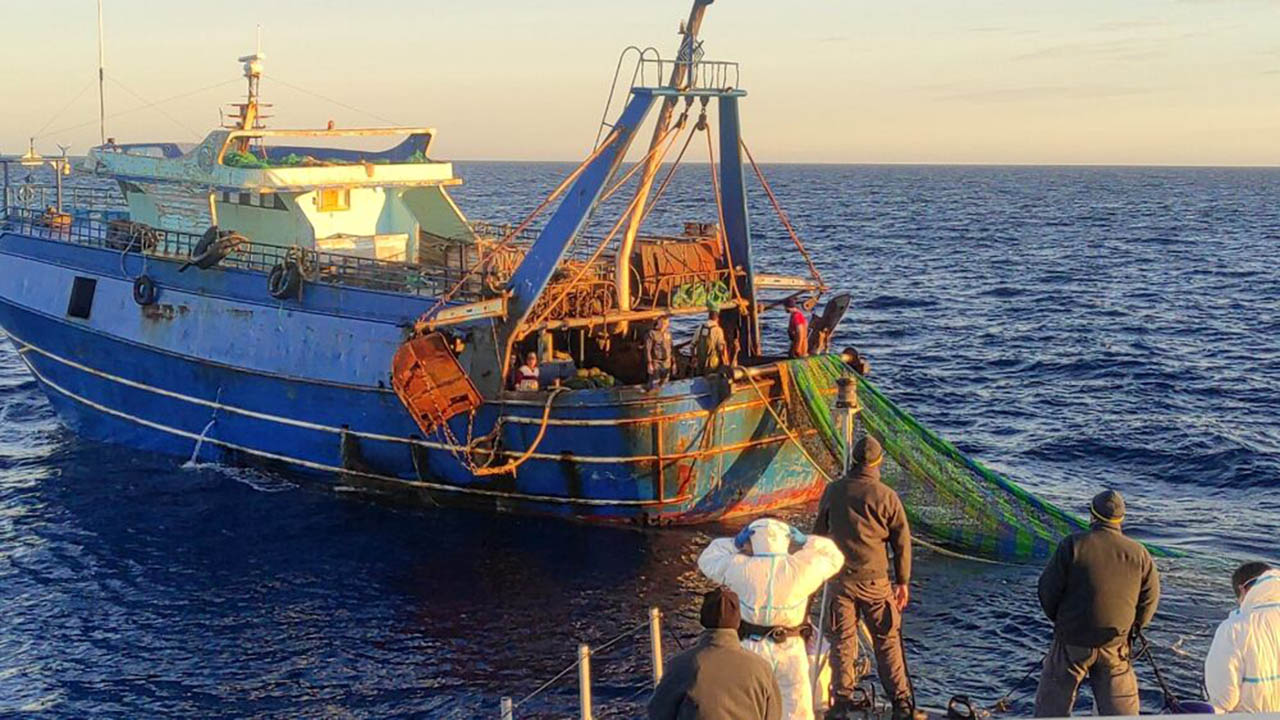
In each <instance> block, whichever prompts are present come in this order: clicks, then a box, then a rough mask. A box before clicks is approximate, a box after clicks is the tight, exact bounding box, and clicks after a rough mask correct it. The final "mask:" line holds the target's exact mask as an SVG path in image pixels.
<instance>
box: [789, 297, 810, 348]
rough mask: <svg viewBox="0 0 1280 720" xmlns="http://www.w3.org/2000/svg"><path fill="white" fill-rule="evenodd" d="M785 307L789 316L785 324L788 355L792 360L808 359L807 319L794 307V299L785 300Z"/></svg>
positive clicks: (802, 312)
mask: <svg viewBox="0 0 1280 720" xmlns="http://www.w3.org/2000/svg"><path fill="white" fill-rule="evenodd" d="M786 306H787V312H788V313H789V314H790V315H791V320H790V321H789V322H788V323H787V337H788V338H790V340H791V347H790V350H789V351H788V354H789V355H790V356H791V357H793V358H802V357H809V319H808V318H806V317H805V316H804V311H803V310H801V309H800V308H799V307H798V306H797V305H796V299H795V298H787V303H786Z"/></svg>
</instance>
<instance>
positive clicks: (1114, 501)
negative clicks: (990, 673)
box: [1036, 490, 1160, 717]
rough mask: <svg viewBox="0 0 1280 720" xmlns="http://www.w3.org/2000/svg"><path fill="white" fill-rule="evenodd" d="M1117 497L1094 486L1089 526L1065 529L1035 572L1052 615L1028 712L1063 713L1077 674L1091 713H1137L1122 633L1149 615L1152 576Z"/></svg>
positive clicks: (1156, 581)
mask: <svg viewBox="0 0 1280 720" xmlns="http://www.w3.org/2000/svg"><path fill="white" fill-rule="evenodd" d="M1124 513H1125V507H1124V498H1123V497H1121V496H1120V493H1118V492H1116V491H1114V490H1105V491H1103V492H1101V493H1098V494H1097V495H1096V496H1094V498H1093V502H1091V503H1090V505H1089V514H1090V515H1091V516H1092V518H1093V524H1092V526H1091V527H1090V528H1089V529H1088V530H1085V531H1082V532H1078V533H1075V534H1073V535H1069V536H1068V537H1066V538H1064V539H1063V540H1062V542H1060V543H1059V544H1058V549H1057V550H1056V551H1055V552H1054V554H1053V557H1052V558H1050V560H1049V564H1048V565H1047V566H1046V567H1045V569H1044V572H1043V573H1041V575H1040V605H1041V606H1042V607H1043V608H1044V614H1045V615H1046V616H1047V617H1048V618H1049V619H1050V620H1051V621H1053V644H1052V645H1051V646H1050V647H1049V653H1048V654H1047V655H1045V659H1044V669H1043V670H1042V671H1041V673H1040V687H1039V688H1038V689H1037V690H1036V717H1063V716H1067V715H1070V714H1071V708H1072V706H1073V705H1075V701H1076V692H1077V691H1078V690H1079V689H1080V684H1081V683H1082V682H1084V680H1085V678H1088V679H1089V684H1090V686H1092V688H1093V699H1094V702H1095V703H1097V706H1098V714H1099V715H1137V714H1138V710H1139V709H1140V703H1139V701H1138V679H1137V677H1136V676H1135V675H1134V673H1133V663H1132V662H1131V659H1130V650H1129V636H1130V634H1131V633H1132V632H1133V631H1135V630H1140V629H1142V628H1144V627H1146V626H1147V624H1149V623H1150V622H1151V618H1152V617H1154V616H1155V614H1156V605H1157V604H1158V603H1159V601H1160V576H1159V575H1158V574H1157V573H1156V567H1155V563H1154V562H1153V561H1152V560H1151V554H1150V553H1148V552H1147V549H1146V548H1145V547H1143V546H1142V544H1141V543H1138V542H1136V541H1134V540H1131V539H1129V538H1127V537H1125V536H1124V533H1122V532H1121V531H1120V525H1121V523H1123V522H1124Z"/></svg>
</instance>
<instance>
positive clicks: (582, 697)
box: [500, 607, 680, 720]
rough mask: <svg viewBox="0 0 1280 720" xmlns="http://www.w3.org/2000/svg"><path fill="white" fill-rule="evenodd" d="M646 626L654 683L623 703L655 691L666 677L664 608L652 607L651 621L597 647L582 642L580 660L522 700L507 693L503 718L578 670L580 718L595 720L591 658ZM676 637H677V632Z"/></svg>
mask: <svg viewBox="0 0 1280 720" xmlns="http://www.w3.org/2000/svg"><path fill="white" fill-rule="evenodd" d="M646 629H647V630H648V631H649V661H650V668H651V669H652V672H651V674H650V679H651V681H652V684H651V685H646V686H644V687H642V688H640V690H639V691H637V692H636V693H634V694H633V695H632V696H631V697H628V698H623V699H622V700H621V702H629V701H632V700H635V699H637V698H639V697H640V696H641V695H643V694H645V693H647V692H652V690H653V688H655V687H657V686H658V681H660V680H661V679H662V673H663V662H662V611H661V610H659V609H658V608H656V607H652V608H649V619H648V621H647V622H643V623H640V624H638V625H635V626H633V627H631V628H628V629H627V630H624V631H623V632H621V633H619V634H618V635H615V636H614V637H613V638H611V639H609V640H607V641H605V642H603V643H601V644H599V645H597V646H596V647H594V648H593V647H591V646H590V645H587V644H586V643H582V644H580V645H578V659H577V660H575V661H574V662H573V663H571V664H570V665H568V666H567V667H565V668H564V669H563V670H561V671H560V672H558V673H556V674H555V675H554V676H553V677H552V678H551V679H550V680H548V681H546V682H544V683H543V684H542V685H540V686H538V688H537V689H536V690H534V691H533V692H531V693H529V694H528V695H525V696H524V697H523V698H521V699H520V700H517V701H514V702H513V701H512V699H511V698H510V697H509V696H504V697H503V698H502V701H501V706H500V713H501V715H500V717H501V718H502V720H515V711H516V710H517V709H519V707H520V706H521V705H523V704H525V703H526V702H528V701H530V700H532V699H533V698H535V697H537V696H539V695H541V694H542V693H543V692H545V691H546V690H547V689H548V688H550V687H551V686H552V685H554V684H555V683H556V681H558V680H560V678H563V677H564V676H566V675H568V674H569V673H571V672H573V671H574V670H575V669H576V670H577V671H578V717H579V718H581V720H591V718H592V710H593V707H592V706H593V702H592V697H591V658H592V657H593V656H598V655H600V654H601V653H603V652H605V651H606V650H609V649H610V648H612V647H614V646H615V645H617V644H618V643H620V642H622V641H623V640H626V639H628V638H633V637H635V636H636V635H639V634H640V633H641V632H642V631H644V630H646ZM672 637H676V636H675V635H674V634H673V635H672ZM676 644H677V645H679V644H680V640H679V638H676Z"/></svg>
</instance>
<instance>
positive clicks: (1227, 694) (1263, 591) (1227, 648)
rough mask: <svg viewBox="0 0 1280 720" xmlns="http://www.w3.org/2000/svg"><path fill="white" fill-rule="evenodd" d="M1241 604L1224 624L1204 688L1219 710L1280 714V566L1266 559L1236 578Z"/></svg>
mask: <svg viewBox="0 0 1280 720" xmlns="http://www.w3.org/2000/svg"><path fill="white" fill-rule="evenodd" d="M1231 587H1232V589H1233V590H1235V591H1236V602H1237V603H1239V605H1240V607H1239V608H1237V609H1236V610H1234V611H1232V613H1231V615H1229V616H1228V617H1227V619H1226V620H1223V621H1222V624H1221V625H1219V626H1218V632H1216V633H1214V636H1213V645H1211V646H1209V655H1208V657H1206V658H1205V661H1204V686H1205V690H1206V691H1207V692H1208V694H1209V702H1211V703H1213V707H1214V708H1216V709H1217V710H1218V712H1247V713H1274V712H1280V570H1275V569H1273V568H1272V567H1271V566H1270V565H1268V564H1266V563H1264V562H1250V563H1245V564H1244V565H1241V566H1240V567H1239V568H1238V569H1237V570H1236V571H1235V573H1234V574H1232V576H1231Z"/></svg>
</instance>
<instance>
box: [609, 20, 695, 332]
mask: <svg viewBox="0 0 1280 720" xmlns="http://www.w3.org/2000/svg"><path fill="white" fill-rule="evenodd" d="M714 1H715V0H693V9H691V10H690V11H689V20H688V22H686V23H685V24H684V26H683V27H682V28H681V33H682V34H683V35H684V38H683V39H682V40H681V42H680V51H679V53H678V54H677V55H676V61H675V63H674V64H673V65H672V67H671V79H670V80H669V81H668V82H667V85H668V86H669V87H671V88H673V89H675V90H683V89H685V88H686V87H687V86H688V85H689V82H690V80H691V78H692V74H693V62H694V53H695V52H696V51H697V48H698V30H699V29H700V28H701V27H702V16H703V15H704V14H705V13H706V11H707V6H708V5H710V4H711V3H712V2H714ZM678 100H679V98H677V97H676V96H674V95H668V96H667V97H665V98H663V100H662V109H661V110H659V112H658V120H657V123H656V124H655V125H654V127H653V139H652V140H650V141H649V151H650V152H649V156H648V160H646V161H645V166H644V171H643V173H642V174H641V176H640V186H639V187H638V188H636V201H635V203H634V206H633V207H632V209H631V217H630V218H629V219H628V220H627V232H626V234H625V235H624V236H623V238H622V245H621V246H620V247H619V248H618V255H617V257H616V258H615V259H614V284H615V285H616V287H617V294H618V310H620V311H622V312H627V311H629V310H631V249H632V248H633V247H634V246H635V242H636V234H637V233H638V232H639V231H640V221H641V220H642V219H643V218H644V213H645V203H646V201H647V200H648V199H649V190H650V189H651V188H652V187H653V180H654V178H655V177H656V176H657V174H658V167H659V165H660V164H661V163H662V155H661V153H658V152H655V151H654V149H655V148H656V147H657V145H658V143H660V142H661V141H662V138H663V136H665V135H666V133H667V129H668V128H669V127H670V126H671V116H672V115H673V114H674V113H675V109H676V103H677V102H678Z"/></svg>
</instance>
